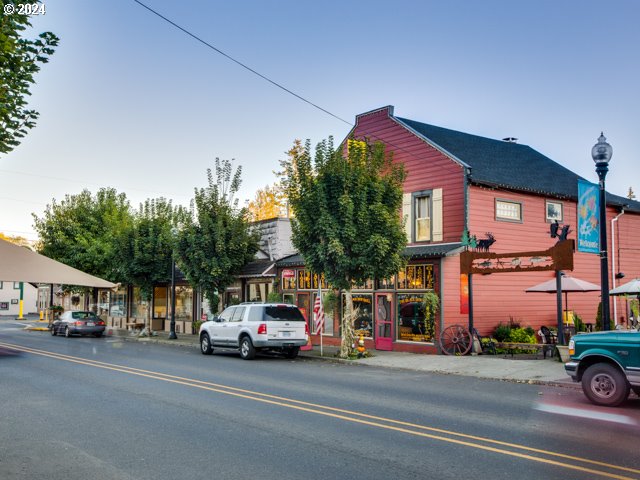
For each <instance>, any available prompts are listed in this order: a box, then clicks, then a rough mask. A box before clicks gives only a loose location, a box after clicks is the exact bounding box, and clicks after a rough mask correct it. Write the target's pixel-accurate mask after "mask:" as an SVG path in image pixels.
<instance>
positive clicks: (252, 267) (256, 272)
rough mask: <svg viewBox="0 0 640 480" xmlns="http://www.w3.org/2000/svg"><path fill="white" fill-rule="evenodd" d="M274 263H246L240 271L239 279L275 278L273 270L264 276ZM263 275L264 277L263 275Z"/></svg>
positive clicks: (269, 261)
mask: <svg viewBox="0 0 640 480" xmlns="http://www.w3.org/2000/svg"><path fill="white" fill-rule="evenodd" d="M273 264H274V262H273V261H271V260H254V261H253V262H250V263H247V264H246V265H245V266H244V267H242V270H241V271H240V275H238V276H239V277H262V276H265V277H273V276H275V273H276V272H275V270H270V271H268V272H267V273H266V274H264V273H265V271H267V270H268V269H269V268H270V267H273ZM263 274H264V275H263Z"/></svg>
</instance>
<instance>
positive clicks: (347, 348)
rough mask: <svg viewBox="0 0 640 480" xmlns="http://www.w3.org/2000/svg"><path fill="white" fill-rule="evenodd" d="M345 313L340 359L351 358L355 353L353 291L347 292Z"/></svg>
mask: <svg viewBox="0 0 640 480" xmlns="http://www.w3.org/2000/svg"><path fill="white" fill-rule="evenodd" d="M344 294H345V311H344V312H343V315H342V320H341V326H342V328H341V331H342V341H341V343H340V358H349V355H350V354H351V352H353V341H354V339H353V295H352V294H351V290H345V292H344Z"/></svg>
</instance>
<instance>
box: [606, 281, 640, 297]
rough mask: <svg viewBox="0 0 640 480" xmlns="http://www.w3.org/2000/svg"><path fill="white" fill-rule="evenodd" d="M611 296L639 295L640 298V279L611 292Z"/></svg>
mask: <svg viewBox="0 0 640 480" xmlns="http://www.w3.org/2000/svg"><path fill="white" fill-rule="evenodd" d="M609 295H638V296H640V278H636V279H635V280H631V281H630V282H627V283H625V284H623V285H620V286H619V287H616V288H614V289H613V290H609Z"/></svg>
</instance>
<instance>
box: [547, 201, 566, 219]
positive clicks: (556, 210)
mask: <svg viewBox="0 0 640 480" xmlns="http://www.w3.org/2000/svg"><path fill="white" fill-rule="evenodd" d="M545 212H546V213H545V216H546V219H547V222H549V223H553V222H555V221H558V222H562V218H563V212H562V202H554V201H551V200H547V201H546V202H545Z"/></svg>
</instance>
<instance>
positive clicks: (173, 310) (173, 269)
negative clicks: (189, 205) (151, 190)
mask: <svg viewBox="0 0 640 480" xmlns="http://www.w3.org/2000/svg"><path fill="white" fill-rule="evenodd" d="M177 233H178V231H177V230H176V229H175V228H172V229H171V236H172V237H173V239H174V245H173V248H172V250H171V323H170V324H169V325H170V328H169V339H170V340H176V339H177V338H178V336H177V335H176V254H175V238H176V235H177Z"/></svg>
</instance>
